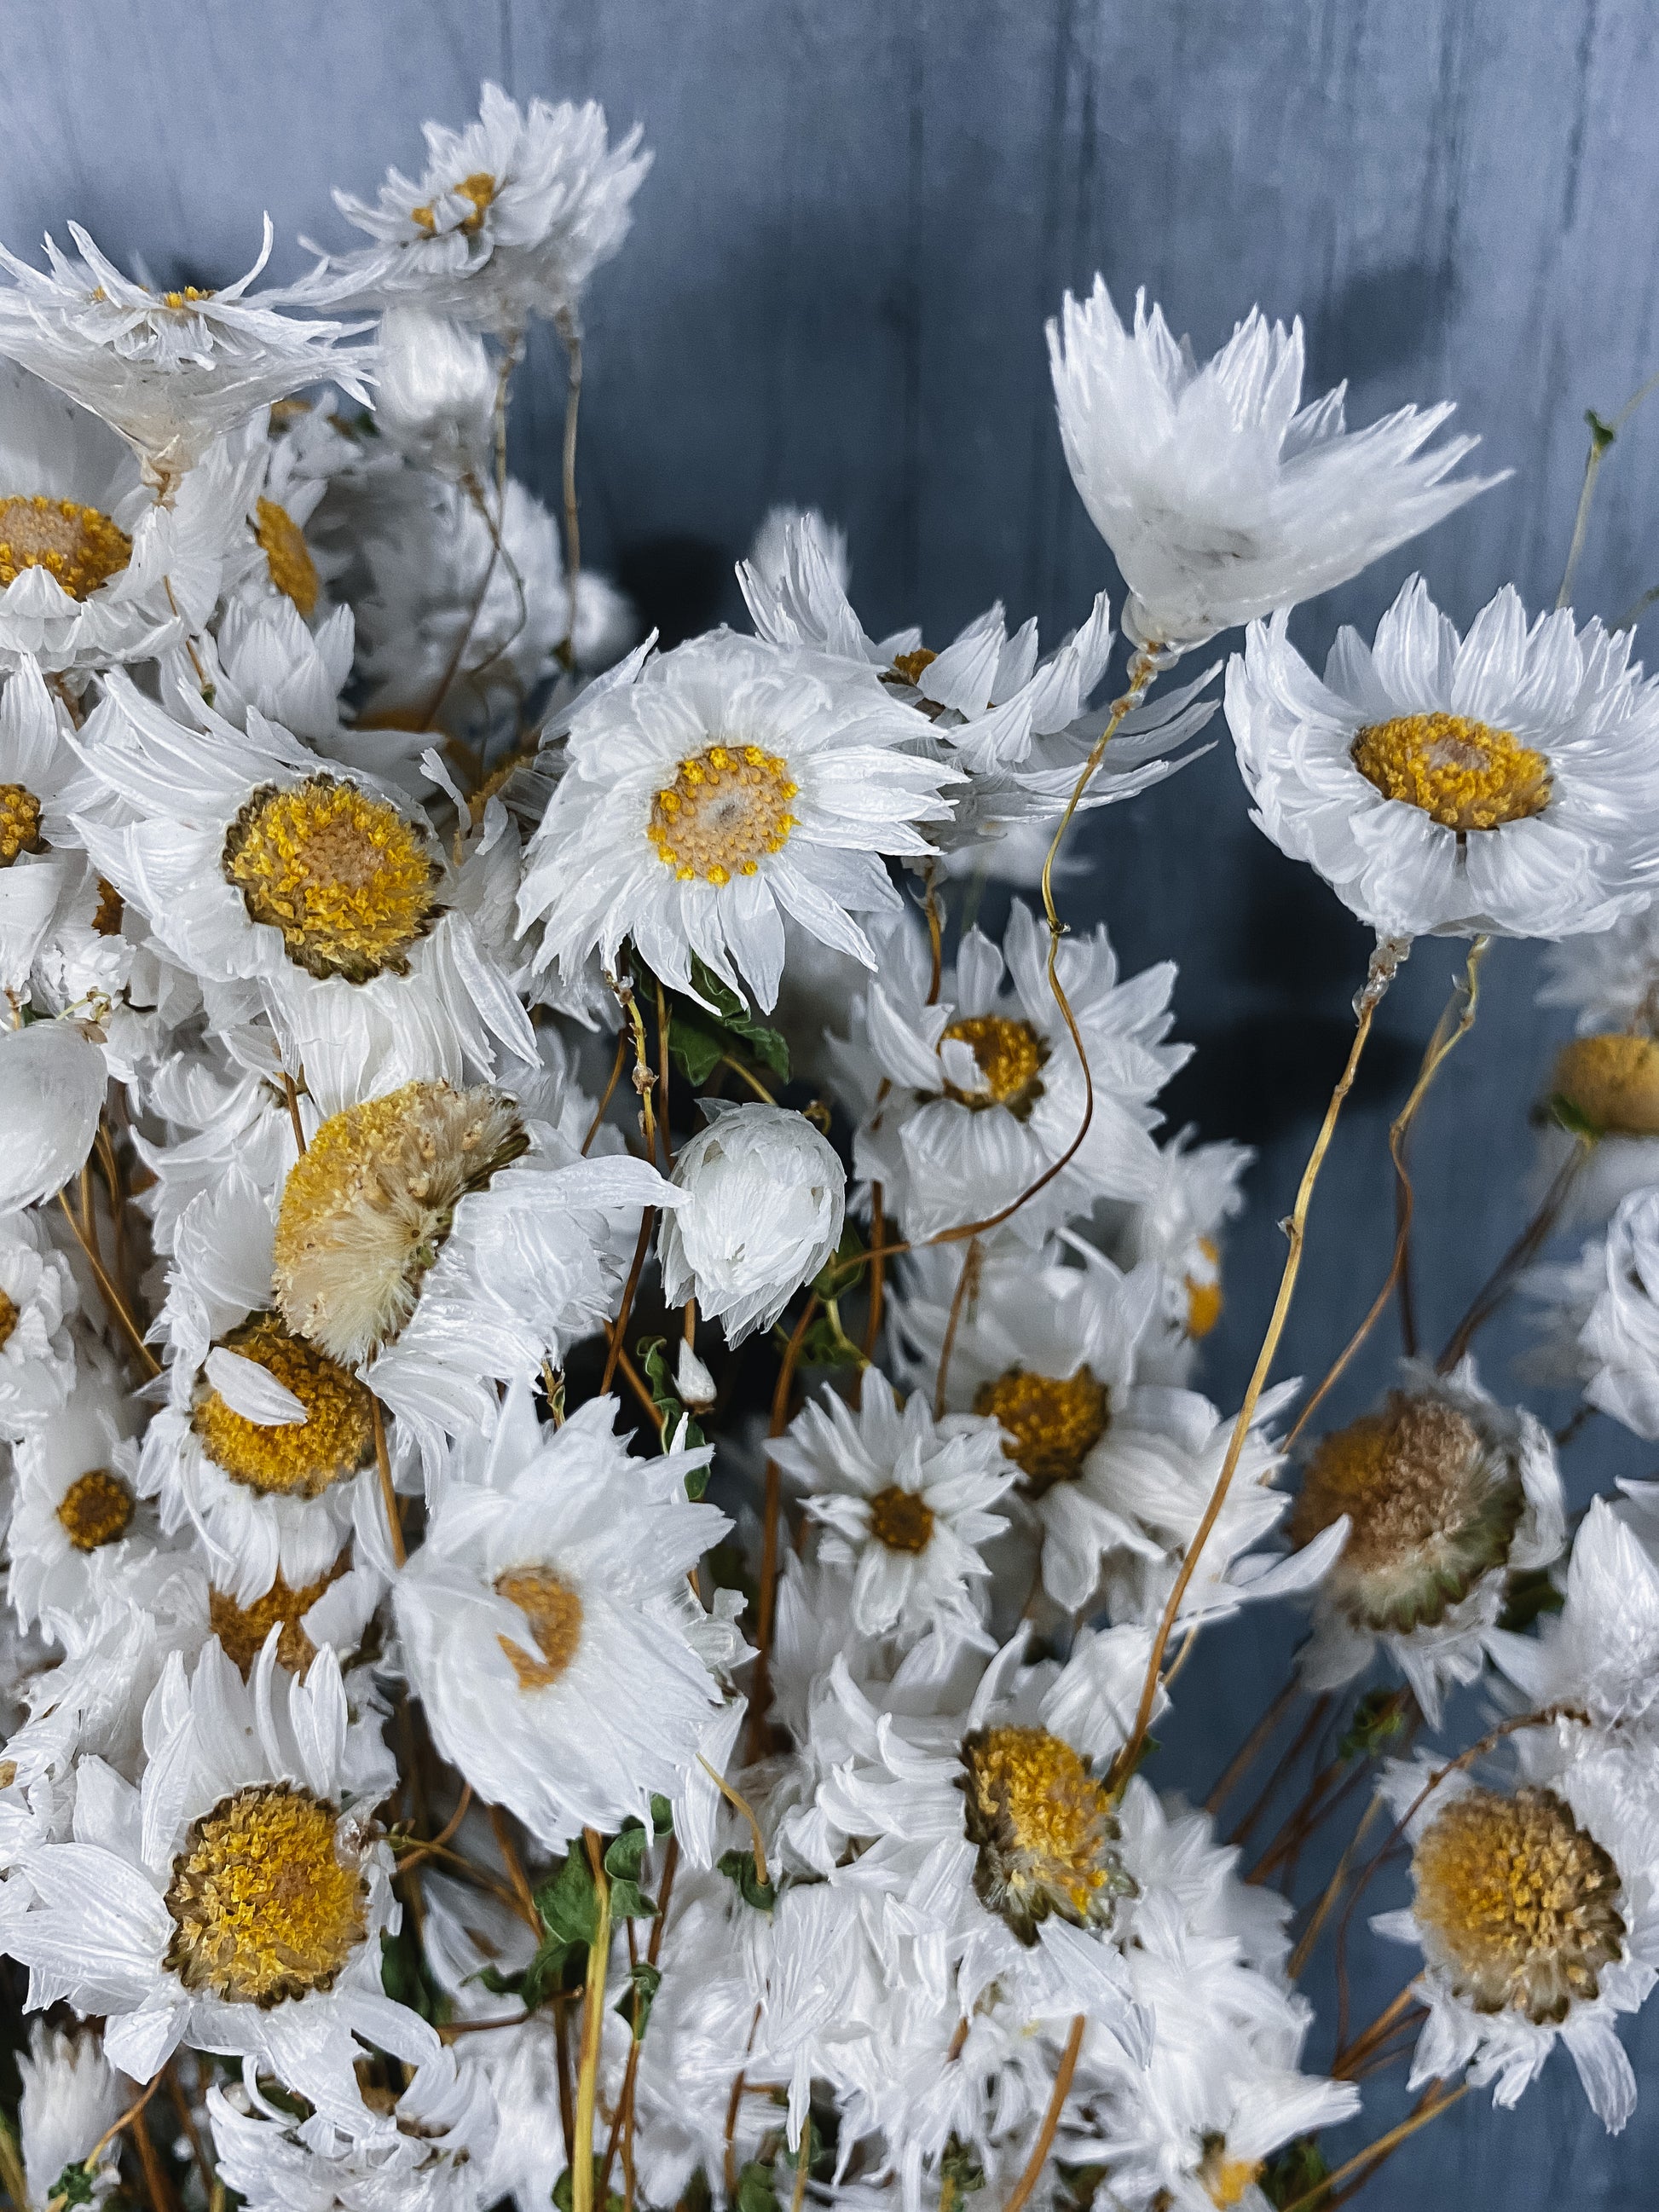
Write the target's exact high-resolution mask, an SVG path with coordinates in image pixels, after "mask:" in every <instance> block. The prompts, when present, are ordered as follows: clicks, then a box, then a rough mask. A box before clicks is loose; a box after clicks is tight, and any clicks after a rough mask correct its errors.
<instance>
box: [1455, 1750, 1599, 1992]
mask: <svg viewBox="0 0 1659 2212" xmlns="http://www.w3.org/2000/svg"><path fill="white" fill-rule="evenodd" d="M1412 1879H1413V1883H1414V1884H1415V1886H1416V1891H1417V1896H1416V1901H1415V1905H1414V1906H1413V1910H1414V1911H1415V1913H1416V1916H1417V1923H1418V1925H1419V1928H1420V1929H1422V1931H1423V1939H1424V1946H1425V1950H1426V1951H1427V1953H1428V1955H1429V1957H1430V1959H1431V1961H1432V1962H1433V1963H1434V1964H1436V1965H1437V1966H1442V1967H1443V1968H1444V1969H1446V1970H1447V1971H1448V1972H1449V1974H1450V1977H1451V1980H1452V1985H1453V1987H1454V1988H1455V1990H1456V1991H1457V1993H1458V1995H1459V1996H1463V1997H1466V1998H1468V2001H1469V2002H1470V2003H1472V2004H1473V2005H1474V2008H1475V2010H1476V2011H1477V2012H1506V2011H1515V2012H1519V2013H1523V2014H1524V2015H1526V2017H1527V2018H1528V2020H1530V2021H1534V2023H1536V2024H1538V2025H1540V2026H1541V2025H1542V2024H1543V2023H1544V2022H1545V2021H1562V2020H1565V2018H1566V2015H1567V2011H1568V2008H1569V2007H1570V2006H1571V2003H1572V2001H1573V2000H1574V1998H1579V1999H1582V2000H1583V2001H1584V2002H1589V1999H1590V1998H1592V1997H1594V1996H1595V1994H1596V1991H1597V1989H1598V1987H1599V1978H1600V1974H1601V1969H1602V1968H1603V1967H1604V1966H1611V1965H1612V1964H1613V1961H1614V1960H1616V1959H1618V1958H1619V1957H1620V1954H1621V1953H1622V1951H1623V1949H1624V1937H1625V1923H1624V1921H1623V1919H1622V1918H1621V1917H1620V1913H1619V1911H1618V1899H1619V1894H1620V1880H1619V1869H1618V1868H1617V1867H1616V1866H1615V1865H1614V1864H1613V1860H1612V1859H1611V1858H1610V1857H1608V1855H1607V1852H1606V1851H1605V1850H1602V1848H1601V1844H1598V1843H1597V1842H1596V1840H1595V1837H1594V1836H1591V1835H1589V1834H1587V1833H1586V1832H1585V1831H1584V1830H1583V1828H1581V1827H1580V1826H1578V1823H1577V1820H1575V1819H1574V1818H1573V1814H1572V1810H1571V1807H1570V1806H1569V1805H1567V1804H1566V1803H1565V1801H1564V1800H1563V1799H1561V1798H1559V1797H1558V1796H1556V1794H1555V1792H1554V1791H1553V1790H1517V1791H1516V1794H1515V1796H1513V1797H1503V1796H1498V1794H1497V1793H1496V1792H1495V1791H1493V1790H1470V1791H1468V1793H1467V1794H1466V1795H1465V1796H1461V1797H1456V1798H1454V1799H1453V1801H1452V1802H1451V1803H1450V1804H1449V1805H1448V1806H1447V1807H1446V1808H1445V1810H1444V1811H1443V1812H1442V1813H1439V1814H1437V1815H1436V1817H1435V1819H1434V1820H1432V1821H1431V1823H1430V1825H1429V1826H1427V1827H1426V1828H1425V1830H1424V1832H1423V1834H1422V1836H1421V1837H1420V1838H1419V1841H1418V1845H1417V1850H1416V1852H1415V1854H1414V1856H1413V1860H1412Z"/></svg>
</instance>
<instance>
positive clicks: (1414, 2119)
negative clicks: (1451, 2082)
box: [1285, 2081, 1469, 2212]
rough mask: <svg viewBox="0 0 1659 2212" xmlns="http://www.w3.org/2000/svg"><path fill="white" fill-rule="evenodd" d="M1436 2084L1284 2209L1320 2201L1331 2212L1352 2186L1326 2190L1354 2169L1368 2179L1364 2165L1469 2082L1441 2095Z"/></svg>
mask: <svg viewBox="0 0 1659 2212" xmlns="http://www.w3.org/2000/svg"><path fill="white" fill-rule="evenodd" d="M1439 2087H1440V2084H1439V2082H1438V2081H1431V2083H1430V2084H1429V2087H1428V2088H1427V2090H1426V2091H1425V2093H1424V2097H1423V2101H1422V2102H1421V2103H1420V2104H1419V2106H1418V2107H1417V2109H1416V2111H1415V2112H1413V2113H1412V2114H1411V2115H1410V2117H1409V2118H1407V2119H1403V2120H1401V2123H1400V2124H1399V2126H1398V2127H1397V2128H1390V2129H1389V2132H1388V2133H1387V2135H1385V2136H1378V2137H1377V2139H1376V2142H1374V2143H1368V2144H1367V2145H1366V2147H1365V2148H1364V2150H1362V2151H1359V2152H1358V2153H1357V2154H1355V2155H1354V2156H1353V2157H1352V2158H1351V2159H1349V2160H1347V2161H1346V2164H1345V2165H1342V2166H1338V2167H1337V2169H1336V2172H1334V2173H1332V2174H1328V2175H1327V2176H1326V2178H1325V2179H1324V2180H1323V2181H1322V2182H1320V2183H1319V2184H1318V2185H1317V2186H1316V2188H1313V2189H1310V2190H1307V2191H1304V2193H1303V2194H1302V2195H1301V2196H1300V2197H1297V2198H1295V2199H1294V2201H1293V2202H1292V2203H1290V2204H1287V2205H1286V2206H1285V2212H1310V2207H1311V2206H1313V2205H1315V2204H1320V2205H1322V2206H1323V2207H1324V2208H1325V2212H1333V2208H1334V2207H1335V2206H1336V2205H1339V2204H1345V2203H1347V2201H1348V2199H1349V2197H1351V2196H1352V2194H1353V2191H1352V2190H1344V2191H1342V2192H1341V2194H1340V2195H1339V2196H1336V2197H1331V2196H1328V2195H1327V2193H1326V2192H1327V2191H1329V2190H1332V2189H1334V2188H1335V2187H1336V2186H1337V2185H1338V2183H1339V2182H1342V2181H1346V2180H1348V2179H1350V2177H1351V2176H1352V2175H1354V2174H1357V2173H1362V2172H1363V2173H1364V2176H1365V2179H1366V2180H1367V2181H1369V2180H1370V2172H1369V2171H1367V2169H1369V2168H1374V2167H1376V2166H1380V2165H1381V2164H1382V2163H1383V2160H1384V2159H1385V2158H1388V2157H1389V2156H1390V2154H1392V2153H1393V2152H1395V2151H1396V2150H1398V2149H1399V2148H1400V2146H1401V2143H1402V2142H1405V2141H1406V2139H1407V2136H1414V2135H1415V2134H1416V2133H1417V2130H1419V2128H1424V2127H1426V2126H1427V2125H1428V2124H1429V2122H1430V2121H1431V2120H1436V2119H1438V2118H1439V2117H1440V2115H1441V2113H1442V2112H1445V2111H1446V2109H1447V2108H1448V2106H1452V2105H1455V2103H1456V2102H1457V2100H1458V2099H1459V2098H1460V2097H1462V2096H1467V2095H1468V2087H1469V2085H1468V2082H1467V2081H1463V2082H1461V2083H1460V2084H1459V2085H1458V2087H1456V2088H1455V2089H1451V2090H1449V2091H1448V2092H1447V2093H1446V2094H1445V2095H1444V2096H1443V2097H1438V2096H1437V2095H1436V2094H1435V2093H1436V2091H1437V2089H1438V2088H1439Z"/></svg>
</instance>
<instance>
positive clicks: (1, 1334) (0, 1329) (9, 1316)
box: [0, 1291, 18, 1352]
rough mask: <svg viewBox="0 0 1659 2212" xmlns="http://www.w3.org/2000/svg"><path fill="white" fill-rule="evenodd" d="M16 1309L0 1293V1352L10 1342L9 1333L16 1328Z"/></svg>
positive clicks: (3, 1292) (5, 1296)
mask: <svg viewBox="0 0 1659 2212" xmlns="http://www.w3.org/2000/svg"><path fill="white" fill-rule="evenodd" d="M17 1318H18V1316H17V1308H16V1306H15V1304H13V1303H12V1300H11V1299H10V1298H9V1297H8V1296H7V1294H6V1292H5V1291H0V1352H3V1351H4V1350H5V1348H6V1346H8V1345H9V1343H10V1342H11V1333H12V1331H13V1330H14V1329H15V1328H16V1326H17Z"/></svg>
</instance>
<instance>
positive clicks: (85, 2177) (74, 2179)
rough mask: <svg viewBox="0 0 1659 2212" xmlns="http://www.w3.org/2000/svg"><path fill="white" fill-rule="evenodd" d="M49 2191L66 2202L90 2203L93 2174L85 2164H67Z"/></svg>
mask: <svg viewBox="0 0 1659 2212" xmlns="http://www.w3.org/2000/svg"><path fill="white" fill-rule="evenodd" d="M48 2193H49V2195H51V2196H52V2197H60V2198H61V2199H62V2200H63V2202H64V2203H65V2204H90V2203H91V2202H92V2175H91V2174H90V2173H88V2172H87V2169H86V2168H85V2166H65V2167H64V2171H63V2172H61V2173H60V2174H59V2175H58V2179H57V2180H56V2181H54V2182H53V2183H52V2188H51V2190H50V2191H49V2192H48Z"/></svg>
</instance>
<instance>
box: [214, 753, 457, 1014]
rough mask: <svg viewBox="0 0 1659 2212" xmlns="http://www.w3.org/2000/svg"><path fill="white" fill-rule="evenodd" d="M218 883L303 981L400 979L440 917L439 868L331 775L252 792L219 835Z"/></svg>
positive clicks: (388, 811)
mask: <svg viewBox="0 0 1659 2212" xmlns="http://www.w3.org/2000/svg"><path fill="white" fill-rule="evenodd" d="M221 866H222V870H223V872H224V878H225V881H226V882H227V883H228V884H230V885H231V886H232V887H233V889H234V890H239V891H240V893H241V894H242V898H243V901H244V902H245V903H246V907H247V911H248V917H249V919H250V920H251V921H262V922H268V923H269V924H270V926H271V927H273V928H275V929H280V930H281V932H282V933H283V944H284V945H285V946H286V947H287V949H288V955H289V959H290V960H292V961H293V962H294V963H295V965H296V966H298V967H301V968H303V969H305V971H306V973H307V975H315V976H317V977H319V979H320V978H326V977H329V976H332V975H343V976H344V977H345V978H346V980H347V981H349V982H353V983H366V982H368V981H369V980H370V979H371V978H372V977H374V976H375V975H382V974H385V973H386V971H387V970H390V971H391V972H392V974H393V975H405V974H407V972H408V969H409V955H410V950H411V949H412V947H413V946H414V945H415V944H416V941H417V940H418V939H420V938H422V937H423V936H425V934H426V933H427V932H428V930H429V929H430V928H431V927H432V925H433V923H434V922H435V921H436V920H437V916H438V904H437V898H436V890H437V885H438V883H439V879H440V871H439V867H438V864H437V861H436V860H435V858H434V857H433V854H432V851H431V848H430V847H429V846H428V842H427V840H426V837H425V836H424V835H423V834H422V831H421V830H419V829H416V827H415V825H414V824H413V823H410V822H406V821H405V820H404V817H403V816H402V815H401V814H399V813H398V810H397V808H396V807H395V806H391V805H387V803H386V800H385V799H372V798H370V796H369V795H368V793H367V792H364V791H360V790H359V789H358V787H357V786H356V784H355V783H344V782H341V781H337V779H336V778H335V777H333V776H331V775H313V776H307V779H306V781H304V782H303V783H296V784H289V785H286V786H283V787H280V788H279V787H276V786H274V785H269V784H268V785H266V786H265V787H264V788H263V789H261V790H259V791H256V792H255V793H253V795H252V798H251V799H249V800H248V802H247V804H246V805H245V806H244V807H243V809H242V811H241V812H240V814H239V815H238V816H237V817H236V819H235V820H234V822H233V823H231V825H230V828H229V829H228V831H227V833H226V836H225V848H224V854H223V858H222V863H221Z"/></svg>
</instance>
